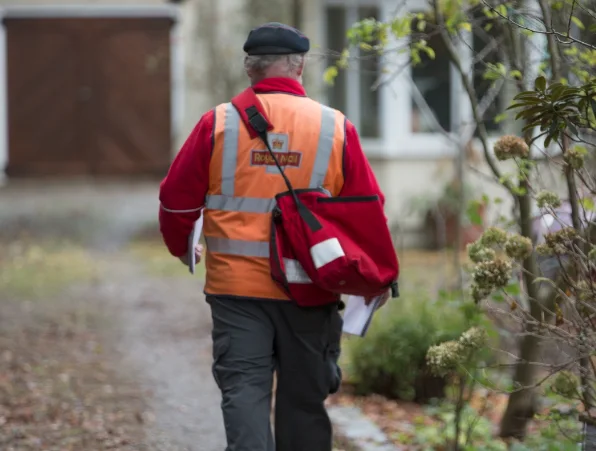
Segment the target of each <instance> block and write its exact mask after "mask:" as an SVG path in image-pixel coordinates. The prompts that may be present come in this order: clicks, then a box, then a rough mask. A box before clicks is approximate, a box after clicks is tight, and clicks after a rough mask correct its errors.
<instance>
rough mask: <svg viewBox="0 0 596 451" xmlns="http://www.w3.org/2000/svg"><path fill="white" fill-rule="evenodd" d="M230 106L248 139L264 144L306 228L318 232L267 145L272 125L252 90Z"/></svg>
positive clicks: (235, 99)
mask: <svg viewBox="0 0 596 451" xmlns="http://www.w3.org/2000/svg"><path fill="white" fill-rule="evenodd" d="M232 105H234V107H235V108H236V110H238V114H239V115H240V117H241V118H242V122H243V123H244V125H245V126H246V128H247V129H248V133H249V134H250V137H251V138H253V139H254V138H256V137H259V138H261V140H262V141H263V143H264V144H265V147H267V150H268V151H269V154H270V155H271V157H272V158H273V161H274V162H275V165H276V166H277V169H278V170H279V173H280V174H281V176H282V177H283V179H284V182H285V184H286V186H287V188H288V191H289V192H290V194H291V195H292V197H293V199H294V202H295V203H296V208H297V209H298V213H299V214H300V216H301V217H302V219H303V220H304V222H306V224H307V225H308V227H309V228H310V229H311V230H312V231H313V232H315V231H317V230H320V229H321V228H322V225H321V223H320V222H319V220H318V219H317V218H316V217H315V216H314V215H313V214H312V212H311V211H310V210H309V209H308V208H307V207H306V205H304V204H303V203H302V202H300V199H298V196H297V194H296V191H295V190H294V188H293V187H292V184H291V183H290V179H288V176H287V175H286V173H285V171H284V170H283V168H282V167H281V165H280V164H279V160H278V159H277V156H276V155H275V152H273V149H271V146H270V145H269V138H268V135H267V132H268V131H269V130H272V129H273V125H272V124H271V122H270V121H269V119H268V118H267V115H266V113H265V110H264V109H263V106H262V105H261V102H260V101H259V98H258V97H257V95H256V94H255V92H254V91H253V89H252V88H247V89H245V90H244V91H243V92H241V93H240V94H238V95H237V96H236V97H234V98H233V99H232Z"/></svg>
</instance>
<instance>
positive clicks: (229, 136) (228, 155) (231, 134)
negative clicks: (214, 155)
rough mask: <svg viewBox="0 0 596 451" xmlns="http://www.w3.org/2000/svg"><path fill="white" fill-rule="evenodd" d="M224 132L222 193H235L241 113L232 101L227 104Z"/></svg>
mask: <svg viewBox="0 0 596 451" xmlns="http://www.w3.org/2000/svg"><path fill="white" fill-rule="evenodd" d="M225 116H226V117H225V124H224V134H223V140H224V141H223V156H222V165H221V193H222V194H223V195H225V196H233V195H234V179H235V178H236V160H237V159H238V135H239V134H240V133H239V132H240V128H239V125H240V115H239V114H238V111H236V108H234V106H233V105H232V103H228V104H227V105H226V114H225Z"/></svg>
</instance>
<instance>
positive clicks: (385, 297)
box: [364, 290, 391, 308]
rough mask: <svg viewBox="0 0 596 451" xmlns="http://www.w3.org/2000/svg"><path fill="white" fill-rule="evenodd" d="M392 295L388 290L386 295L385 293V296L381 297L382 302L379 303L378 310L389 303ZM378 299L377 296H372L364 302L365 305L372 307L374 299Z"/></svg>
mask: <svg viewBox="0 0 596 451" xmlns="http://www.w3.org/2000/svg"><path fill="white" fill-rule="evenodd" d="M390 293H391V290H387V291H386V292H385V293H383V294H382V295H381V300H380V301H379V305H377V308H381V307H383V306H384V305H385V304H386V303H387V301H388V300H389V296H390ZM376 297H377V296H371V297H369V298H364V302H365V304H366V305H370V303H371V302H372V301H374V299H375V298H376Z"/></svg>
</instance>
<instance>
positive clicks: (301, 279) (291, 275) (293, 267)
mask: <svg viewBox="0 0 596 451" xmlns="http://www.w3.org/2000/svg"><path fill="white" fill-rule="evenodd" d="M284 266H285V268H286V279H288V283H312V280H311V279H310V277H308V274H306V271H305V270H304V268H303V267H302V265H301V264H300V262H299V261H298V260H292V259H291V258H284Z"/></svg>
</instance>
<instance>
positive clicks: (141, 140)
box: [5, 18, 172, 176]
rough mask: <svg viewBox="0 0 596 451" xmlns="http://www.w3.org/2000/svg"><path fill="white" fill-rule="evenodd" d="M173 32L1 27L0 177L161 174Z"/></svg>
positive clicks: (44, 23)
mask: <svg viewBox="0 0 596 451" xmlns="http://www.w3.org/2000/svg"><path fill="white" fill-rule="evenodd" d="M171 25H172V20H171V19H167V18H122V19H87V18H83V19H81V18H77V19H30V18H27V19H17V18H12V19H11V18H9V19H6V21H5V26H6V30H7V52H8V59H7V63H8V117H9V164H8V168H7V173H8V175H9V176H22V175H24V176H31V175H128V174H137V175H150V174H155V175H160V174H163V173H164V172H165V171H166V170H167V167H168V165H169V163H170V151H171V132H170V128H171V125H170V116H171V113H170V28H171Z"/></svg>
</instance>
